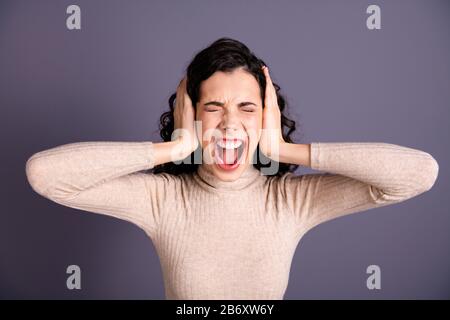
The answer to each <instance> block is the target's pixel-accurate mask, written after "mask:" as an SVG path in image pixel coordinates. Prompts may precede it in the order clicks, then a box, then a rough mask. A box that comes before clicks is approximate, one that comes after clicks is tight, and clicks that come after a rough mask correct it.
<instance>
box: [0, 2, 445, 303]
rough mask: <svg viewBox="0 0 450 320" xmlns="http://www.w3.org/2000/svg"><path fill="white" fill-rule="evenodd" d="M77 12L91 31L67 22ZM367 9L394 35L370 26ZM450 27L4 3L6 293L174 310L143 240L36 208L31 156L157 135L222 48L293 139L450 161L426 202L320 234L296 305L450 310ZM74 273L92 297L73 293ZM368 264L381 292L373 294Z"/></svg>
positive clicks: (244, 12)
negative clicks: (292, 128) (267, 86)
mask: <svg viewBox="0 0 450 320" xmlns="http://www.w3.org/2000/svg"><path fill="white" fill-rule="evenodd" d="M70 4H77V5H79V6H80V7H81V27H82V29H81V30H73V31H70V30H68V29H67V28H66V18H67V16H68V15H67V14H66V8H67V7H68V6H69V5H70ZM370 4H377V5H379V6H380V8H381V30H368V29H367V27H366V18H367V17H368V14H367V13H366V8H367V7H368V6H369V5H370ZM449 15H450V1H425V0H423V1H417V0H411V1H378V0H377V1H364V0H362V1H360V0H354V1H317V0H315V1H312V0H311V1H262V0H259V1H256V0H252V1H216V0H214V1H206V0H202V1H199V0H190V1H174V0H172V1H166V0H165V1H162V0H160V1H143V0H142V1H137V0H133V1H117V0H111V1H104V0H97V1H86V0H77V1H65V0H58V1H57V0H52V1H50V0H41V1H22V0H14V1H8V0H2V1H1V2H0V105H1V113H2V116H1V124H2V125H1V126H0V130H1V134H0V139H1V147H2V157H1V160H0V161H1V166H0V173H1V184H0V188H1V190H0V196H1V203H2V210H1V218H0V219H1V220H0V298H19V299H22V298H33V299H34V298H62V299H78V298H84V299H93V298H101V299H117V298H123V299H131V298H136V299H164V288H163V280H162V273H161V269H160V265H159V260H158V257H157V255H156V252H155V250H154V247H153V244H152V243H151V240H150V239H149V238H147V237H146V235H145V233H144V232H143V231H141V230H140V229H138V227H136V226H134V225H132V224H130V223H128V222H125V221H121V220H118V219H114V218H111V217H107V216H102V215H97V214H93V213H88V212H84V211H81V210H76V209H72V208H67V207H63V206H60V205H58V204H56V203H52V202H51V201H49V200H47V199H45V198H43V197H41V196H39V195H38V194H36V193H35V192H33V191H32V189H31V187H30V186H29V185H28V183H27V180H26V177H25V162H26V160H27V158H28V157H30V156H31V155H32V154H33V153H35V152H37V151H40V150H43V149H47V148H51V147H55V146H57V145H60V144H65V143H70V142H77V141H97V140H100V141H104V140H111V141H145V140H151V141H159V135H158V131H157V129H158V120H159V116H160V114H161V113H162V112H163V111H166V110H167V108H168V104H167V100H168V98H169V96H170V94H172V93H173V92H175V89H176V86H177V84H178V83H179V81H180V79H181V76H182V73H183V70H184V69H185V68H186V66H187V65H188V63H189V61H190V60H191V59H192V58H193V56H194V54H195V53H196V52H198V51H199V50H201V49H203V48H204V47H206V46H207V45H208V44H210V43H211V42H212V41H214V40H216V39H218V38H219V37H224V36H227V37H232V38H235V39H237V40H240V41H242V42H244V43H245V44H246V45H248V46H249V47H250V49H251V50H253V51H254V52H255V53H256V54H257V55H258V56H260V57H261V58H262V59H264V60H265V61H266V62H267V64H268V65H269V67H270V69H271V74H272V76H273V79H274V82H276V83H278V84H279V85H280V86H281V88H282V91H283V93H284V94H285V95H286V97H287V99H288V104H289V110H290V114H291V116H293V117H294V118H295V119H296V120H297V121H298V125H299V126H300V134H299V135H297V139H298V140H297V142H303V143H309V142H316V141H318V142H320V141H322V142H334V141H341V142H345V141H363V142H388V143H394V144H399V145H403V146H407V147H411V148H417V149H420V150H424V151H426V152H429V153H430V154H432V155H433V156H434V157H435V159H436V160H437V161H438V163H439V165H440V170H439V177H438V180H437V181H436V184H435V185H434V187H433V188H432V189H431V190H430V191H429V192H426V193H424V194H422V195H420V196H418V197H416V198H413V199H411V200H408V201H406V202H403V203H399V204H395V205H392V206H388V207H383V208H378V209H373V210H368V211H365V212H360V213H355V214H352V215H349V216H346V217H342V218H338V219H335V220H332V221H329V222H327V223H324V224H322V225H319V226H318V227H316V228H314V229H313V230H311V231H309V232H308V233H307V234H306V235H305V236H304V238H303V240H302V241H301V242H300V244H299V246H298V248H297V251H296V253H295V256H294V260H293V262H292V267H291V273H290V282H289V286H288V289H287V292H286V295H285V299H315V298H324V299H335V298H343V299H346V298H349V299H366V298H367V299H380V298H386V299H412V298H421V299H430V298H438V299H440V298H446V299H448V298H450V258H449V253H450V228H449V227H450V213H449V211H450V210H449V208H450V197H449V196H448V192H449V170H448V166H447V164H448V163H449V160H450V151H449V145H448V138H449V137H450V132H449V119H450V112H449V109H450V59H449V58H450V36H449V31H450V19H449ZM310 172H314V171H312V170H308V169H307V168H299V170H298V174H303V173H310ZM174 201H176V199H174ZM71 264H77V265H79V266H80V267H81V285H82V288H81V290H68V289H67V288H66V278H67V276H68V275H67V274H66V267H67V266H68V265H71ZM372 264H375V265H379V266H380V267H381V290H368V289H367V287H366V278H367V277H368V275H367V274H366V268H367V266H369V265H372Z"/></svg>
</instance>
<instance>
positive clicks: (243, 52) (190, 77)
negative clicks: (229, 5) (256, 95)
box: [152, 37, 298, 175]
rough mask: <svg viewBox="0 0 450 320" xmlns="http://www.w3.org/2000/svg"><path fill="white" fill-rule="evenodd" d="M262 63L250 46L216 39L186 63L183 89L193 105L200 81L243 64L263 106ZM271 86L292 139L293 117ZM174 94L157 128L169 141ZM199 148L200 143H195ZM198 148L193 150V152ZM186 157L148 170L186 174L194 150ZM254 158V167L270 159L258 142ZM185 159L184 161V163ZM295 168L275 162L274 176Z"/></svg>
mask: <svg viewBox="0 0 450 320" xmlns="http://www.w3.org/2000/svg"><path fill="white" fill-rule="evenodd" d="M264 65H266V63H265V62H264V61H263V60H262V59H259V58H258V57H256V56H255V54H253V52H251V51H250V49H249V48H248V47H247V46H246V45H244V44H243V43H242V42H240V41H237V40H234V39H231V38H226V37H224V38H220V39H218V40H216V41H214V42H213V43H212V44H211V45H209V46H208V47H207V48H205V49H203V50H202V51H200V52H198V53H197V54H196V55H195V57H194V59H193V60H192V62H191V63H190V64H189V66H188V67H187V70H186V75H187V83H186V86H187V87H186V90H187V93H188V95H189V97H190V98H191V100H192V105H193V106H194V107H195V106H196V104H197V102H198V101H199V94H200V84H201V83H202V81H204V80H206V79H208V78H209V77H210V76H211V75H213V74H214V73H215V72H216V71H222V72H232V71H233V70H234V69H236V68H240V67H243V69H244V70H245V71H247V72H249V73H250V74H252V75H253V76H254V77H255V78H256V80H257V81H258V84H259V87H260V92H261V100H262V102H263V104H262V105H263V107H264V98H265V88H266V79H265V75H264V73H263V71H262V69H261V67H262V66H264ZM273 85H274V87H275V89H276V93H277V101H278V106H279V108H280V112H281V130H282V136H283V139H284V141H286V142H293V141H292V139H291V134H292V133H293V132H294V131H295V130H296V123H295V121H294V120H292V119H289V118H288V117H287V115H286V107H287V103H286V99H285V98H284V97H283V95H282V94H281V93H280V89H281V88H280V86H279V85H277V84H276V83H274V82H273ZM175 98H176V93H173V94H172V95H171V96H170V98H169V111H166V112H164V113H163V114H162V115H161V116H160V119H159V121H160V123H159V130H160V136H161V138H162V139H163V141H171V136H172V133H173V131H174V124H175V121H174V117H173V112H174V107H175V105H174V101H175ZM199 148H201V146H199ZM197 151H198V149H197V150H196V151H195V152H197ZM195 152H193V153H191V155H189V156H188V158H189V159H188V158H187V159H185V160H188V161H183V162H182V163H179V164H176V163H174V162H167V163H163V164H160V165H158V166H155V167H154V168H153V169H152V172H153V173H162V172H167V173H170V174H174V175H178V174H181V173H189V172H194V171H196V170H197V166H198V164H196V163H195V161H194V153H195ZM255 157H256V159H255V160H256V161H253V166H254V167H255V168H257V169H258V170H261V168H263V167H266V166H267V165H266V164H267V163H269V161H271V160H270V159H268V158H266V157H265V156H264V155H263V154H262V152H260V150H259V145H258V147H257V148H256V152H255ZM186 162H187V163H186ZM297 168H298V165H295V164H288V163H282V162H280V163H279V169H278V172H277V175H282V174H284V173H285V172H293V171H295V170H296V169H297Z"/></svg>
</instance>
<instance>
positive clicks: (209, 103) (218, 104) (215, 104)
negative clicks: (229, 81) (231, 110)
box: [203, 101, 256, 107]
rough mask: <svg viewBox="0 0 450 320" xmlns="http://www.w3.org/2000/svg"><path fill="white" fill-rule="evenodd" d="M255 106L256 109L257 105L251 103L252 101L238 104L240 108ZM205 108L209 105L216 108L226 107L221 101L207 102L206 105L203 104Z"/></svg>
mask: <svg viewBox="0 0 450 320" xmlns="http://www.w3.org/2000/svg"><path fill="white" fill-rule="evenodd" d="M249 104H250V105H254V106H255V107H256V104H254V103H253V102H251V101H243V102H240V103H239V104H238V106H240V107H241V106H244V105H249ZM203 105H204V106H209V105H214V106H220V107H223V106H224V103H223V102H219V101H209V102H206V103H204V104H203Z"/></svg>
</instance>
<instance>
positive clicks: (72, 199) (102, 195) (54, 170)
mask: <svg viewBox="0 0 450 320" xmlns="http://www.w3.org/2000/svg"><path fill="white" fill-rule="evenodd" d="M176 146H177V142H175V141H171V142H161V143H152V142H109V141H107V142H100V141H98V142H78V143H70V144H65V145H61V146H58V147H55V148H52V149H48V150H44V151H40V152H38V153H35V154H34V155H32V156H31V157H30V158H29V159H28V161H27V163H26V174H27V178H28V181H29V183H30V185H31V187H32V188H33V190H35V191H36V192H37V193H38V194H40V195H42V196H44V197H46V198H48V199H50V200H52V201H54V202H56V203H59V204H61V205H64V206H68V207H72V208H76V209H80V210H85V211H90V212H94V213H100V214H105V215H109V216H113V217H116V218H120V219H123V220H127V221H129V222H132V223H134V224H136V225H137V226H139V227H141V228H143V229H144V230H148V231H154V230H155V229H156V226H157V223H158V219H159V217H158V215H159V214H160V212H161V207H163V206H162V203H164V201H165V197H166V196H167V190H168V185H170V184H173V182H174V180H175V178H176V177H173V176H171V175H167V174H158V175H157V174H146V173H143V172H139V171H142V170H146V169H151V168H153V167H154V166H156V165H158V164H160V163H164V162H167V161H170V159H171V155H172V152H173V150H174V148H175V147H176ZM169 190H170V188H169Z"/></svg>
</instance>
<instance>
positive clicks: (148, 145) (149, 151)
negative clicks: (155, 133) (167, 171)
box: [143, 141, 155, 169]
mask: <svg viewBox="0 0 450 320" xmlns="http://www.w3.org/2000/svg"><path fill="white" fill-rule="evenodd" d="M143 145H144V148H145V150H146V158H147V164H148V169H152V168H153V167H154V166H155V148H154V146H153V142H151V141H144V142H143Z"/></svg>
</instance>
